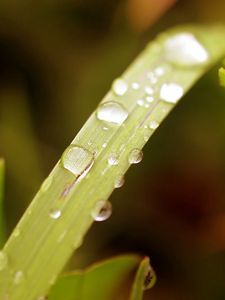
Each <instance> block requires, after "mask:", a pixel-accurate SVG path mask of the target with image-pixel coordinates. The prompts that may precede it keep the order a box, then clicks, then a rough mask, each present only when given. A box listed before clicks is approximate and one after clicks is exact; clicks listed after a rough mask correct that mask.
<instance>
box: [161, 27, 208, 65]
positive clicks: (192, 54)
mask: <svg viewBox="0 0 225 300" xmlns="http://www.w3.org/2000/svg"><path fill="white" fill-rule="evenodd" d="M165 56H166V59H167V60H168V61H170V62H171V63H174V64H176V65H180V66H184V67H191V66H195V65H202V64H205V63H206V62H207V61H208V59H209V54H208V52H207V51H206V49H205V48H204V47H203V46H202V44H201V43H199V41H198V40H197V39H196V37H195V36H194V35H193V34H191V33H189V32H183V33H178V34H177V35H175V36H173V37H171V38H169V39H168V40H167V41H166V42H165Z"/></svg>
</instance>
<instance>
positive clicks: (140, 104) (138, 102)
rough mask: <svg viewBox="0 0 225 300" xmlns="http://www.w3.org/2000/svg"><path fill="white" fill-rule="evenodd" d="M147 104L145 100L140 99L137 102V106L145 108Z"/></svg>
mask: <svg viewBox="0 0 225 300" xmlns="http://www.w3.org/2000/svg"><path fill="white" fill-rule="evenodd" d="M144 104H145V101H144V100H143V99H138V100H137V105H139V106H143V105H144Z"/></svg>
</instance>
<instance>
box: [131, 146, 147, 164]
mask: <svg viewBox="0 0 225 300" xmlns="http://www.w3.org/2000/svg"><path fill="white" fill-rule="evenodd" d="M142 158H143V152H142V151H141V150H140V149H133V150H132V151H131V152H130V154H129V157H128V161H129V163H130V164H138V163H139V162H141V161H142Z"/></svg>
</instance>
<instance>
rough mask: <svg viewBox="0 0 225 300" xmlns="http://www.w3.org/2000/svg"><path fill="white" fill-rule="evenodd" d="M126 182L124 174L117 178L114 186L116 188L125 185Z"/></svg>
mask: <svg viewBox="0 0 225 300" xmlns="http://www.w3.org/2000/svg"><path fill="white" fill-rule="evenodd" d="M124 182H125V179H124V177H123V176H121V175H120V176H118V177H117V178H116V179H115V182H114V187H115V188H116V189H118V188H120V187H122V186H123V185H124Z"/></svg>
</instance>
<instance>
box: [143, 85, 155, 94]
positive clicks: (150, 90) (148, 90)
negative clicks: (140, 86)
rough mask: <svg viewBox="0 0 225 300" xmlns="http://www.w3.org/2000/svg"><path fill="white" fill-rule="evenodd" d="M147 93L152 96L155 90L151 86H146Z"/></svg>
mask: <svg viewBox="0 0 225 300" xmlns="http://www.w3.org/2000/svg"><path fill="white" fill-rule="evenodd" d="M145 93H146V94H147V95H152V94H153V93H154V91H153V88H151V87H150V86H146V87H145Z"/></svg>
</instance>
